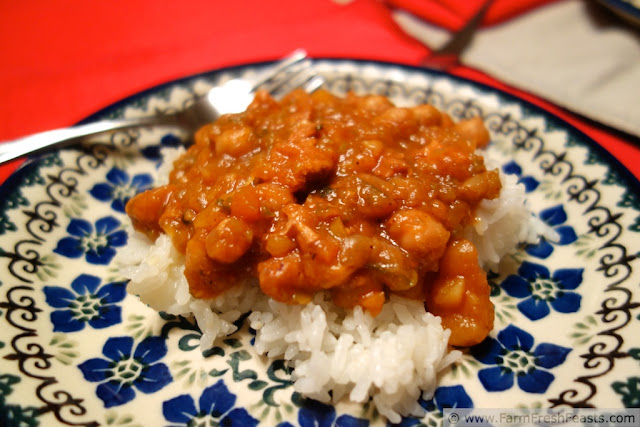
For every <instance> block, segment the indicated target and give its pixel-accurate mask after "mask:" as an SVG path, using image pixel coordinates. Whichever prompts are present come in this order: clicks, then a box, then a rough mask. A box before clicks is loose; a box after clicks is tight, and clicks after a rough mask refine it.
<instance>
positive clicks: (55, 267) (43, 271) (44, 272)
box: [36, 254, 62, 282]
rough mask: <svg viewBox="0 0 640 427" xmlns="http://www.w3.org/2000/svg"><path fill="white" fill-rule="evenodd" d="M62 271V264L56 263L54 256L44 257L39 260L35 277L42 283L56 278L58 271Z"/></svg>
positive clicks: (56, 258) (56, 257) (55, 256)
mask: <svg viewBox="0 0 640 427" xmlns="http://www.w3.org/2000/svg"><path fill="white" fill-rule="evenodd" d="M60 270H62V264H60V263H59V262H58V256H57V255H56V254H48V255H44V256H43V257H42V258H40V268H38V270H37V271H36V276H37V277H38V279H40V281H42V282H44V281H46V280H49V279H54V278H56V277H58V271H60Z"/></svg>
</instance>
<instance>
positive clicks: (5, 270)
mask: <svg viewBox="0 0 640 427" xmlns="http://www.w3.org/2000/svg"><path fill="white" fill-rule="evenodd" d="M314 64H315V67H316V68H317V70H318V71H319V72H321V73H322V74H323V75H324V76H325V77H326V79H327V87H328V88H329V89H330V90H332V91H334V92H337V93H344V92H345V91H348V90H354V91H356V92H360V93H379V94H384V95H387V96H389V97H391V99H392V100H393V101H394V102H396V103H397V104H399V105H408V104H414V103H431V104H434V105H435V106H437V107H438V108H440V109H443V110H445V111H447V112H448V113H449V114H451V115H452V116H453V117H454V118H456V119H460V118H466V117H472V116H481V117H482V118H483V119H484V120H485V122H486V124H487V126H488V128H489V129H490V131H491V134H492V138H493V143H492V145H491V148H490V150H492V151H493V152H494V154H495V155H496V156H498V157H500V158H502V159H503V161H502V164H501V165H500V166H499V167H501V168H502V170H503V171H504V172H505V173H508V174H515V175H516V176H517V177H518V179H519V180H520V182H521V183H522V184H523V185H524V186H525V188H526V191H527V194H528V201H529V203H530V205H531V207H532V209H533V210H534V211H535V212H536V213H537V214H538V215H539V217H540V218H541V219H542V220H543V221H545V222H546V223H547V224H548V225H549V226H551V227H553V228H554V229H555V230H556V231H557V232H558V235H559V236H560V238H559V239H558V240H557V241H553V242H551V241H545V240H543V241H541V242H540V243H539V244H537V245H530V246H524V247H522V248H520V249H519V250H518V252H517V253H516V254H515V255H514V256H512V257H510V258H509V259H508V260H506V262H505V263H503V266H502V267H501V268H500V271H490V272H489V273H488V277H489V281H490V284H491V286H492V290H493V292H492V298H493V302H494V303H495V307H496V321H495V329H494V331H493V332H492V333H491V335H490V336H489V337H488V338H487V339H486V340H485V341H484V342H483V343H481V344H480V345H478V346H476V347H473V348H471V349H468V350H467V351H465V352H464V354H463V357H462V359H461V361H460V362H459V363H458V364H456V365H455V366H454V367H453V368H452V369H450V370H449V371H447V373H446V374H445V375H443V376H442V378H441V379H440V383H439V387H438V388H437V390H436V392H435V395H434V396H433V398H432V399H430V400H428V401H421V402H420V404H421V405H422V406H423V407H424V408H425V409H426V411H427V415H426V416H425V417H424V418H422V419H416V418H409V417H408V418H405V419H403V421H402V424H403V425H437V424H439V423H441V421H442V409H443V408H446V407H465V408H466V407H480V408H482V407H489V408H491V407H495V406H496V402H500V405H502V406H503V407H506V408H515V407H525V408H544V407H556V406H569V407H596V408H621V407H625V406H627V407H629V406H636V407H637V406H638V405H640V374H639V372H640V341H639V340H638V337H639V336H640V321H639V317H640V298H639V296H638V295H639V290H638V283H640V267H639V266H638V255H639V252H638V249H640V247H639V245H638V242H640V239H639V237H640V235H639V233H640V201H639V199H638V197H639V195H640V185H639V183H638V181H637V180H635V178H633V177H632V175H631V174H630V173H629V172H628V171H626V170H625V169H624V168H622V167H621V166H620V165H619V164H618V163H617V161H615V160H614V159H613V158H612V157H611V156H610V155H608V154H607V153H606V152H605V151H604V150H603V149H601V148H600V147H599V146H598V145H597V144H595V143H594V142H593V141H591V140H589V139H588V138H587V137H585V136H584V135H583V134H581V133H579V132H577V131H576V130H575V129H573V128H571V127H569V126H568V125H567V124H565V123H564V122H561V121H559V120H558V119H556V118H554V117H552V116H550V115H548V114H547V113H545V112H543V111H542V110H540V109H538V108H535V107H533V106H531V105H529V104H527V103H525V102H523V101H521V100H519V99H516V98H514V97H512V96H509V95H506V94H503V93H501V92H498V91H496V90H494V89H490V88H488V87H484V86H482V85H478V84H476V83H473V82H469V81H465V80H461V79H458V78H454V77H451V76H448V75H446V74H440V73H437V72H430V71H425V70H421V69H417V68H411V67H405V66H400V65H394V64H386V63H376V62H364V61H352V60H328V59H326V60H317V61H315V62H314ZM268 65H269V64H252V65H246V66H241V67H236V68H229V69H224V70H218V71H214V72H211V73H208V74H204V75H199V76H195V77H191V78H187V79H184V80H180V81H176V82H172V83H170V84H167V85H164V86H161V87H158V88H155V89H153V90H149V91H147V92H144V93H141V94H139V95H136V96H133V97H131V98H128V99H126V100H124V101H122V102H120V103H118V104H116V105H114V106H112V107H110V108H108V109H106V110H105V111H103V112H101V113H100V114H98V115H96V116H95V117H92V118H91V119H98V118H107V117H119V116H134V115H141V114H151V113H153V112H155V111H166V110H171V109H175V108H180V107H182V106H183V105H184V104H185V103H187V102H189V100H190V99H192V97H193V96H194V94H199V93H203V92H204V91H206V90H207V89H208V88H209V87H211V85H215V84H218V83H221V82H223V81H226V80H228V79H231V78H234V77H237V76H244V77H251V76H254V75H255V74H256V73H258V72H260V71H261V70H263V69H264V67H267V66H268ZM184 139H185V135H183V134H180V133H179V132H177V131H175V130H173V129H168V128H167V129H162V128H154V129H134V130H130V131H120V132H116V133H113V134H110V135H102V136H100V137H96V138H93V139H92V140H90V141H87V142H85V143H83V144H82V145H78V146H75V147H73V148H69V149H65V150H60V151H57V152H54V153H51V154H48V155H46V156H43V157H38V158H33V159H31V160H30V161H29V162H28V163H26V164H25V165H24V166H23V167H22V168H21V169H19V170H18V171H17V172H16V173H14V174H13V175H12V176H11V177H10V178H9V179H8V180H7V182H5V183H4V185H3V186H2V187H0V236H1V240H0V242H1V243H0V263H1V264H0V271H1V272H2V274H1V275H0V282H1V283H0V424H2V425H47V426H50V425H58V424H59V425H118V426H140V425H143V426H146V425H149V426H161V425H169V426H180V425H196V424H198V425H205V424H206V425H209V424H208V423H212V424H211V425H216V423H219V424H221V425H242V426H246V425H257V424H261V425H282V426H292V425H293V426H297V425H301V426H306V425H321V426H333V425H350V426H367V425H384V424H385V423H386V421H385V420H384V419H383V418H382V417H381V416H380V415H378V414H377V413H376V411H375V409H374V407H373V405H354V404H349V403H344V404H343V403H340V404H338V405H336V406H328V405H325V404H321V403H318V402H314V401H311V400H308V399H305V398H303V397H302V396H300V395H299V394H297V393H295V392H294V390H293V388H292V382H291V369H290V368H289V367H288V366H287V365H286V364H284V363H283V362H282V361H281V360H270V359H268V358H265V357H261V356H259V355H257V354H256V352H255V351H254V349H253V348H252V338H253V331H251V330H250V329H249V328H248V326H247V324H246V321H245V319H246V318H245V317H242V318H240V320H238V322H237V323H238V326H239V327H240V329H239V331H238V332H237V333H235V334H233V335H231V336H229V337H227V338H226V339H223V340H219V341H217V342H216V343H215V345H214V346H213V347H212V348H210V349H208V350H207V351H204V352H202V351H201V350H200V348H199V347H198V344H199V338H200V336H201V332H200V330H199V329H198V327H197V325H196V324H194V323H193V321H191V320H189V319H186V318H182V317H175V316H170V315H167V314H164V313H156V312H154V311H153V310H151V309H150V308H148V307H146V306H145V305H143V304H142V303H141V302H140V301H139V300H138V299H137V298H135V297H133V296H130V295H128V294H127V293H126V283H125V281H124V280H123V278H122V276H121V275H120V274H119V272H118V268H117V266H116V264H115V263H114V257H115V255H116V254H117V253H118V251H120V250H121V249H122V248H123V247H125V246H126V245H127V242H128V239H129V235H130V232H131V227H130V225H129V222H128V218H127V217H126V215H125V214H124V205H125V203H126V201H127V200H128V199H129V198H130V197H131V196H132V195H134V194H136V193H137V192H140V191H143V190H145V189H146V188H149V187H150V186H152V185H154V183H153V178H152V175H153V171H154V170H155V168H157V167H158V166H159V164H160V158H159V155H158V153H159V149H160V148H161V147H170V146H177V145H180V144H182V143H183V140H184ZM199 423H202V424H199Z"/></svg>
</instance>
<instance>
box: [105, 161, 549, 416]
mask: <svg viewBox="0 0 640 427" xmlns="http://www.w3.org/2000/svg"><path fill="white" fill-rule="evenodd" d="M180 153H181V150H172V151H171V152H169V153H165V155H166V154H169V156H170V157H172V158H173V157H176V156H178V155H180ZM485 156H486V154H485ZM172 163H173V162H172V161H171V159H167V158H166V159H165V162H164V164H165V165H167V166H165V167H164V169H163V168H161V169H160V170H159V173H158V174H159V178H160V179H159V181H158V182H159V183H160V184H162V183H164V182H166V176H167V175H168V172H169V169H170V167H171V165H172ZM163 180H164V181H163ZM501 180H502V184H503V188H502V191H501V194H500V197H499V198H497V199H495V200H487V201H484V202H482V204H481V206H480V207H479V209H478V210H477V217H478V220H477V221H476V222H475V223H474V224H473V226H470V227H468V229H467V230H466V236H465V237H466V238H468V239H469V240H471V241H472V242H473V243H474V244H475V245H476V247H477V248H478V252H479V255H480V262H481V264H482V265H483V266H484V267H485V268H495V267H496V266H497V265H498V263H499V262H500V260H501V259H502V258H503V257H505V256H506V255H508V254H510V253H512V252H514V251H515V249H516V247H517V245H518V244H519V243H521V242H535V241H537V239H538V236H539V235H541V234H543V233H544V232H545V230H544V225H543V224H542V223H541V222H540V221H539V220H537V219H536V218H535V217H534V216H533V215H532V214H531V212H530V210H529V209H528V208H527V206H526V204H525V192H524V187H523V186H522V185H519V184H517V180H516V178H515V177H513V176H508V175H501ZM118 260H119V263H120V264H121V272H122V274H123V275H124V276H125V277H126V278H128V279H130V282H129V285H128V287H127V291H128V292H129V293H130V294H133V295H138V296H139V297H140V300H141V301H143V302H144V303H146V304H148V305H149V306H151V307H152V308H153V309H155V310H158V311H164V312H167V313H170V314H174V315H182V316H194V317H195V319H196V321H197V323H198V326H199V327H200V329H201V331H202V332H203V335H202V338H201V346H202V348H203V349H207V348H209V347H211V345H212V344H213V342H214V341H215V340H216V339H217V338H219V337H224V336H227V335H229V334H231V333H233V332H235V331H236V329H237V328H236V326H235V325H234V324H233V322H234V321H236V320H237V319H238V318H239V317H240V316H241V315H242V314H244V313H249V312H251V314H250V315H249V323H250V326H251V327H252V328H253V329H255V330H256V339H255V346H254V347H255V350H256V351H257V352H258V353H259V354H262V355H267V356H268V357H273V358H284V359H285V360H286V361H288V362H289V363H290V364H291V366H293V367H294V368H295V369H294V372H293V379H294V381H295V382H294V388H295V390H296V391H298V392H300V393H301V394H303V395H304V396H306V397H310V398H313V399H317V400H319V401H322V402H337V401H339V400H341V399H348V400H351V401H353V402H367V401H369V400H370V399H371V400H372V401H373V403H374V405H375V407H376V409H377V410H378V411H379V412H380V413H381V414H382V415H384V416H386V417H387V419H388V420H389V421H390V422H392V423H396V422H399V421H400V420H401V416H406V415H414V416H421V415H423V414H424V410H423V408H422V407H421V406H420V405H419V404H418V403H417V400H418V399H419V397H420V396H422V397H423V398H425V399H429V398H431V397H432V396H433V393H434V391H435V388H436V380H437V376H438V373H440V372H441V371H442V370H443V369H445V368H446V367H448V366H449V365H451V364H452V363H454V362H455V361H456V360H457V359H458V357H459V356H460V352H459V351H456V350H453V351H452V350H450V349H449V348H448V347H447V342H448V339H449V335H450V331H449V330H445V329H443V328H442V326H441V321H440V318H439V317H435V316H433V315H432V314H430V313H428V312H426V311H425V308H424V304H422V303H420V302H417V301H412V300H408V299H403V298H400V297H397V296H392V297H391V298H390V301H388V302H387V303H386V304H385V305H384V307H383V309H382V312H381V313H380V314H379V315H378V316H376V317H375V318H373V317H372V316H370V315H369V314H367V313H365V312H363V310H362V309H361V308H359V307H356V308H355V309H353V310H343V309H340V308H338V307H336V306H335V305H333V304H332V303H331V302H330V301H329V300H328V299H327V298H326V297H325V296H324V295H322V294H319V295H317V296H316V297H315V299H314V300H313V302H311V303H309V304H307V305H288V304H284V303H279V302H276V301H274V300H272V299H270V298H268V297H266V296H265V295H264V294H262V292H261V291H260V289H259V286H257V284H256V283H247V284H246V285H244V286H238V287H235V288H233V289H231V290H230V291H228V292H226V293H225V294H224V295H222V296H220V297H218V298H216V299H213V300H196V299H194V298H192V297H191V295H190V294H189V285H188V283H187V281H186V279H185V277H184V274H183V273H184V255H182V254H181V253H179V252H178V251H176V250H175V249H174V248H173V245H172V243H171V241H170V239H169V237H167V236H166V235H162V236H160V237H159V238H158V239H157V240H156V241H155V242H151V241H149V240H148V239H147V238H146V237H145V236H143V235H141V234H140V233H134V235H133V236H131V237H130V242H129V245H128V246H127V248H126V249H125V250H124V251H121V253H119V255H118Z"/></svg>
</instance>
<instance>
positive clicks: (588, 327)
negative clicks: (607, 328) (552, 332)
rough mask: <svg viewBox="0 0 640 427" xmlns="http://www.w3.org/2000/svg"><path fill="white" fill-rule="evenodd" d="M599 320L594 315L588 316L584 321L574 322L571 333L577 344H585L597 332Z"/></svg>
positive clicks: (570, 335) (570, 336)
mask: <svg viewBox="0 0 640 427" xmlns="http://www.w3.org/2000/svg"><path fill="white" fill-rule="evenodd" d="M597 326H598V321H597V320H596V318H595V317H594V316H591V315H589V316H587V317H585V318H584V320H583V321H581V322H577V323H574V324H573V332H571V333H570V334H569V338H571V339H572V340H573V342H574V344H575V345H585V344H586V343H588V342H589V341H591V338H593V337H594V336H595V335H596V334H597V331H596V329H597Z"/></svg>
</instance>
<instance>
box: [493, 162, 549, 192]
mask: <svg viewBox="0 0 640 427" xmlns="http://www.w3.org/2000/svg"><path fill="white" fill-rule="evenodd" d="M502 171H503V172H504V173H506V174H510V175H516V176H517V177H518V182H519V183H520V184H522V185H524V191H525V192H526V193H530V192H532V191H533V190H535V189H536V188H538V185H540V182H539V181H538V180H537V179H535V178H534V177H532V176H530V175H522V168H521V167H520V165H519V164H518V163H516V162H515V161H513V160H512V161H510V162H509V163H506V164H504V165H503V166H502Z"/></svg>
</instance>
